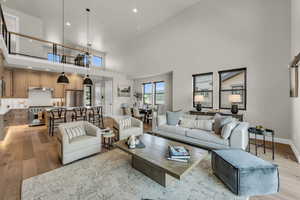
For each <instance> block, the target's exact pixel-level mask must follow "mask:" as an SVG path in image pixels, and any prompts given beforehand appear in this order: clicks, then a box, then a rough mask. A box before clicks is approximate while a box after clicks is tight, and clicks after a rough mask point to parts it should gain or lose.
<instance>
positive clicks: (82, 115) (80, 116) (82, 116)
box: [72, 107, 87, 122]
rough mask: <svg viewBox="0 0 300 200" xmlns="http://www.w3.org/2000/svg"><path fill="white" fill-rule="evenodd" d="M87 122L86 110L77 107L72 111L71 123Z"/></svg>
mask: <svg viewBox="0 0 300 200" xmlns="http://www.w3.org/2000/svg"><path fill="white" fill-rule="evenodd" d="M74 120H75V121H87V108H85V107H78V108H74V109H73V113H72V122H73V121H74Z"/></svg>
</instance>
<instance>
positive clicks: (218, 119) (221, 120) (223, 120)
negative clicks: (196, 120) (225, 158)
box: [214, 113, 234, 135]
mask: <svg viewBox="0 0 300 200" xmlns="http://www.w3.org/2000/svg"><path fill="white" fill-rule="evenodd" d="M214 120H215V124H214V131H215V134H217V135H221V131H222V127H223V126H225V125H226V124H228V123H230V122H232V121H234V119H233V118H232V117H226V116H221V115H220V114H218V113H217V114H216V115H215V117H214Z"/></svg>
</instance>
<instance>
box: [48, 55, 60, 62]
mask: <svg viewBox="0 0 300 200" xmlns="http://www.w3.org/2000/svg"><path fill="white" fill-rule="evenodd" d="M48 60H49V61H53V62H60V56H59V55H55V54H53V53H48Z"/></svg>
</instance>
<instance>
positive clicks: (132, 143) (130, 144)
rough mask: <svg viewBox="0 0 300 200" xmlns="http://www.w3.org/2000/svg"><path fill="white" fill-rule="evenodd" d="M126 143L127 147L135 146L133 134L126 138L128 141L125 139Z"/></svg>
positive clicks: (132, 147)
mask: <svg viewBox="0 0 300 200" xmlns="http://www.w3.org/2000/svg"><path fill="white" fill-rule="evenodd" d="M127 144H128V147H129V148H130V149H134V148H135V145H136V140H135V136H134V135H132V136H130V137H129V138H128V141H127Z"/></svg>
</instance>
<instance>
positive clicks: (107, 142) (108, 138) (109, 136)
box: [102, 131, 115, 149]
mask: <svg viewBox="0 0 300 200" xmlns="http://www.w3.org/2000/svg"><path fill="white" fill-rule="evenodd" d="M102 136H103V144H104V147H105V148H107V149H109V148H110V147H112V146H113V142H114V139H115V134H114V133H113V132H112V131H111V132H109V133H105V134H103V135H102Z"/></svg>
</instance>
